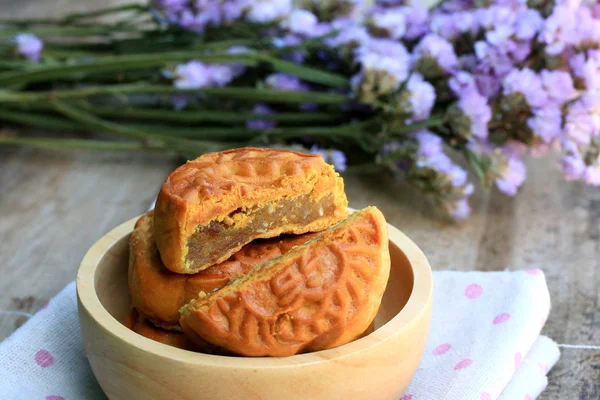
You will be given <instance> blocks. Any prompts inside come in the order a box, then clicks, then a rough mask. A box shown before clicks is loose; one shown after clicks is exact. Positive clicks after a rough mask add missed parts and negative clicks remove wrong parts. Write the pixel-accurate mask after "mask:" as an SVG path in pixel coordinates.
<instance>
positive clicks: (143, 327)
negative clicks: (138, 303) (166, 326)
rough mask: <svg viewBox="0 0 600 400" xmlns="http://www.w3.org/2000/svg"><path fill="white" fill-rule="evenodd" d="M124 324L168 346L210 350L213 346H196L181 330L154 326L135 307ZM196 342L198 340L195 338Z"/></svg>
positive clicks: (206, 344)
mask: <svg viewBox="0 0 600 400" xmlns="http://www.w3.org/2000/svg"><path fill="white" fill-rule="evenodd" d="M125 326H126V327H128V328H129V329H131V330H132V331H134V332H135V333H137V334H139V335H142V336H144V337H146V338H148V339H152V340H154V341H156V342H159V343H163V344H166V345H168V346H173V347H177V348H179V349H184V350H192V351H203V352H212V349H214V346H211V345H209V344H208V343H205V344H204V345H203V346H198V345H197V344H195V342H192V341H191V340H189V339H188V338H187V337H186V336H185V335H184V334H183V333H182V332H176V331H167V330H163V329H160V328H157V327H156V326H154V325H153V324H152V323H151V322H150V321H148V320H147V319H146V318H145V317H144V315H142V314H141V313H139V312H138V311H137V310H136V309H135V307H131V310H130V311H129V313H128V314H127V317H126V320H125ZM196 342H198V341H197V340H196Z"/></svg>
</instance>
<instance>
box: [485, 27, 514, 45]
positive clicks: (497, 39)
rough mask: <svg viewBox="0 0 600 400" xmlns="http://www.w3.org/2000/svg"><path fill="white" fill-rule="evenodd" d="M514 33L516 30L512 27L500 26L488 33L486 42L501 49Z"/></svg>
mask: <svg viewBox="0 0 600 400" xmlns="http://www.w3.org/2000/svg"><path fill="white" fill-rule="evenodd" d="M513 33H514V30H513V27H512V26H511V25H500V26H498V27H496V28H495V29H493V30H491V31H488V32H486V34H485V40H486V41H487V42H488V43H489V44H491V45H494V46H498V47H500V46H502V45H504V44H505V43H506V42H508V40H509V38H510V37H511V36H512V35H513Z"/></svg>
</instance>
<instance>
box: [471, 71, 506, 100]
mask: <svg viewBox="0 0 600 400" xmlns="http://www.w3.org/2000/svg"><path fill="white" fill-rule="evenodd" d="M475 82H476V83H477V90H478V91H479V93H481V94H482V95H483V96H484V97H487V98H488V99H491V98H493V97H496V96H497V95H498V93H500V87H501V86H502V83H501V82H500V79H499V78H498V77H497V76H496V75H494V74H493V73H479V72H478V73H476V74H475Z"/></svg>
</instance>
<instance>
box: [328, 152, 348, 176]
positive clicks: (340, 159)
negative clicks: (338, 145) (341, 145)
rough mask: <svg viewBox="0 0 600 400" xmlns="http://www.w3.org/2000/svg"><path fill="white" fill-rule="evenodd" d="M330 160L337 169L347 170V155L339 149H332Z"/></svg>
mask: <svg viewBox="0 0 600 400" xmlns="http://www.w3.org/2000/svg"><path fill="white" fill-rule="evenodd" d="M329 160H330V161H331V164H332V165H333V167H334V168H335V169H337V170H338V171H340V172H344V171H345V170H346V155H345V154H344V153H343V152H342V151H339V150H331V151H330V153H329Z"/></svg>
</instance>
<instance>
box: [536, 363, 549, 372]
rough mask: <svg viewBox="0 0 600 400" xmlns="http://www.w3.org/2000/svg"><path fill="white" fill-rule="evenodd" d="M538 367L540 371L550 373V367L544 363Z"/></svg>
mask: <svg viewBox="0 0 600 400" xmlns="http://www.w3.org/2000/svg"><path fill="white" fill-rule="evenodd" d="M538 367H539V369H540V371H542V373H544V374H545V373H546V372H548V366H546V364H544V363H538Z"/></svg>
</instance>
